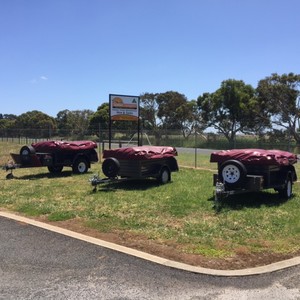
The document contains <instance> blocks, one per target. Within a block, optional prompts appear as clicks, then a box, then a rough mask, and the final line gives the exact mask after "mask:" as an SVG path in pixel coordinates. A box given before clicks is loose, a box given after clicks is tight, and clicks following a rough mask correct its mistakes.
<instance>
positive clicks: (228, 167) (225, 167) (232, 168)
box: [219, 160, 247, 187]
mask: <svg viewBox="0 0 300 300" xmlns="http://www.w3.org/2000/svg"><path fill="white" fill-rule="evenodd" d="M246 175H247V170H246V168H245V166H244V164H243V163H241V162H240V161H238V160H227V161H225V162H224V163H223V164H222V165H221V167H220V170H219V177H220V178H221V180H222V182H224V183H225V184H226V185H228V186H231V187H240V186H241V185H242V184H243V183H244V181H245V178H246Z"/></svg>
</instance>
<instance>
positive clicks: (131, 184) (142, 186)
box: [93, 178, 172, 192]
mask: <svg viewBox="0 0 300 300" xmlns="http://www.w3.org/2000/svg"><path fill="white" fill-rule="evenodd" d="M167 184H172V183H167ZM160 185H161V184H159V183H158V181H157V180H156V179H151V178H147V179H129V180H122V181H113V182H111V183H103V184H100V185H98V186H97V188H96V189H94V190H93V192H97V191H99V192H111V191H116V190H126V191H134V190H135V191H144V190H148V189H152V188H156V187H158V186H160Z"/></svg>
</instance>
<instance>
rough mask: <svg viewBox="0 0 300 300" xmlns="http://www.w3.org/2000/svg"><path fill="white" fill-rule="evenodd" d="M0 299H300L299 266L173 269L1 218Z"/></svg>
mask: <svg viewBox="0 0 300 300" xmlns="http://www.w3.org/2000/svg"><path fill="white" fill-rule="evenodd" d="M0 262H1V265H0V299H6V300H8V299H114V300H116V299H148V300H150V299H180V300H184V299H194V300H196V299H205V300H206V299H214V300H215V299H228V300H229V299H230V300H232V299H239V300H240V299H264V300H266V299H270V300H271V299H272V300H273V299H300V267H292V268H288V269H285V270H282V271H277V272H272V273H271V274H264V275H256V276H247V277H219V276H211V275H203V274H195V273H192V272H186V271H184V270H177V269H174V268H169V267H166V266H162V265H159V264H156V263H153V262H149V261H146V260H143V259H140V258H136V257H133V256H130V255H127V254H124V253H120V252H118V251H114V250H111V249H107V248H104V247H101V246H98V245H95V244H91V243H88V242H85V241H81V240H78V239H74V238H71V237H68V236H65V235H62V234H58V233H56V232H51V231H48V230H45V229H42V228H39V227H36V226H32V225H28V224H26V223H24V222H18V221H14V220H10V219H7V218H4V217H0Z"/></svg>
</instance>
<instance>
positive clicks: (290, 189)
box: [286, 180, 292, 197]
mask: <svg viewBox="0 0 300 300" xmlns="http://www.w3.org/2000/svg"><path fill="white" fill-rule="evenodd" d="M286 194H287V196H288V197H291V195H292V182H291V181H290V180H288V182H287V185H286Z"/></svg>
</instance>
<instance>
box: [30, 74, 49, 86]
mask: <svg viewBox="0 0 300 300" xmlns="http://www.w3.org/2000/svg"><path fill="white" fill-rule="evenodd" d="M45 80H48V77H46V76H44V75H42V76H40V77H39V78H33V79H31V80H30V83H31V84H38V83H39V82H41V81H45Z"/></svg>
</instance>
